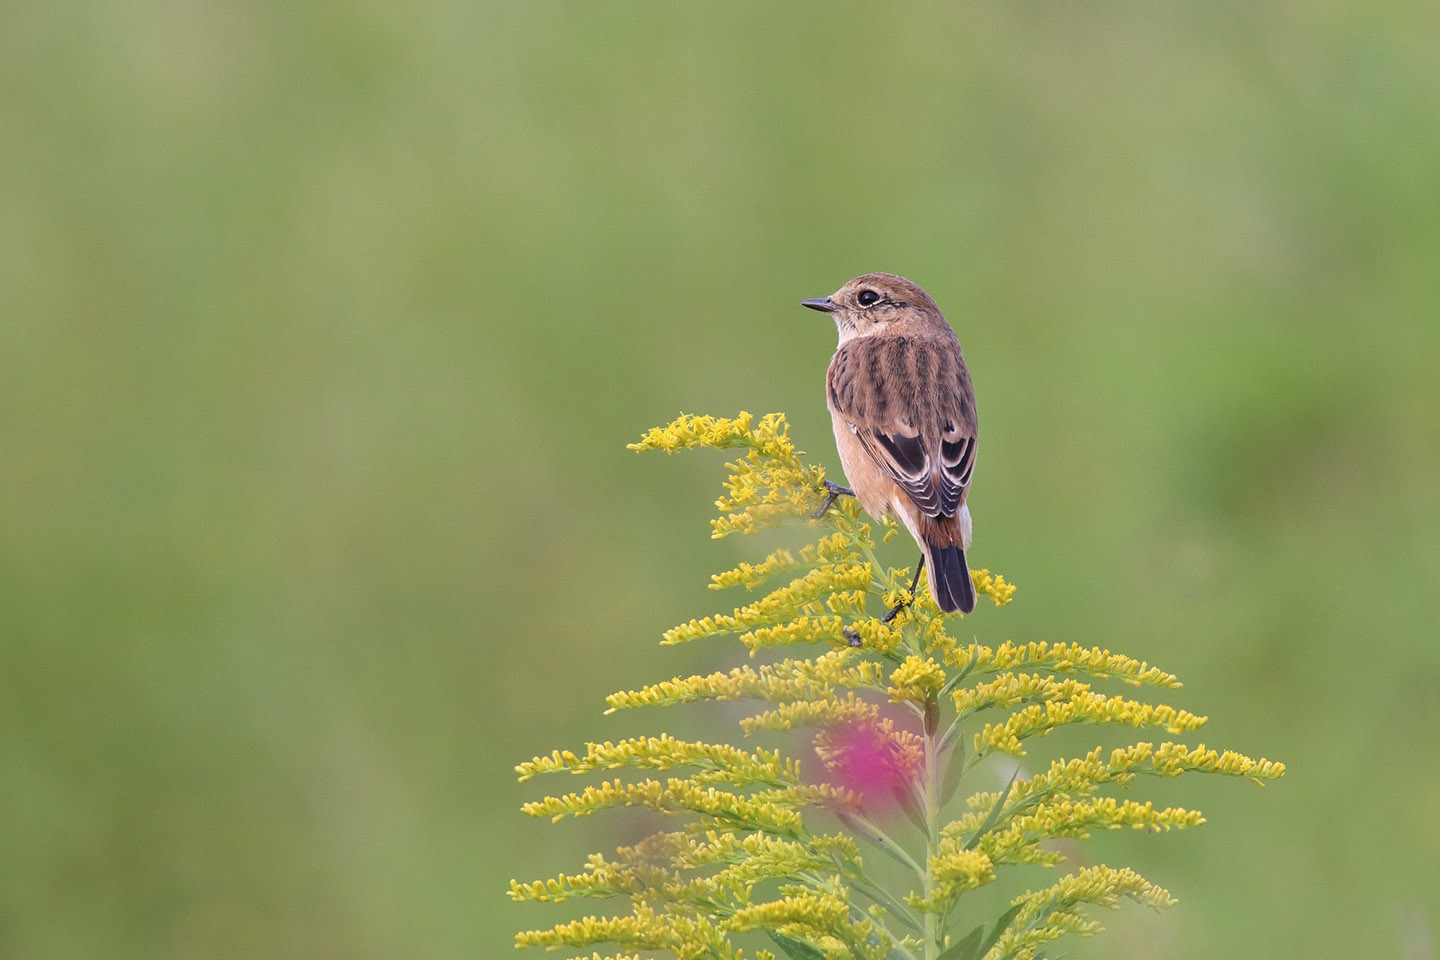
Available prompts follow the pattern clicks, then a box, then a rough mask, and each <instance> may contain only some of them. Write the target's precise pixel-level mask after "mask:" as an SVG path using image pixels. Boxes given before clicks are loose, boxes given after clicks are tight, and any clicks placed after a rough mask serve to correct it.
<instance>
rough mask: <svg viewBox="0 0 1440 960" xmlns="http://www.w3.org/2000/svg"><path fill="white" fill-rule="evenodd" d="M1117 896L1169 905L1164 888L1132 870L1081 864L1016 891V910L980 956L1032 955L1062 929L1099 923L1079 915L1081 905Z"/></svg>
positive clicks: (1087, 929)
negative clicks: (1040, 885) (1039, 885)
mask: <svg viewBox="0 0 1440 960" xmlns="http://www.w3.org/2000/svg"><path fill="white" fill-rule="evenodd" d="M1121 899H1126V900H1133V901H1134V902H1136V903H1140V904H1144V905H1145V906H1148V907H1151V908H1153V909H1156V910H1160V909H1163V908H1165V907H1172V906H1174V905H1175V900H1174V899H1173V898H1172V897H1171V896H1170V893H1169V891H1167V890H1164V889H1162V888H1160V887H1157V886H1155V884H1153V883H1151V882H1150V881H1148V880H1146V879H1145V878H1144V877H1142V876H1140V875H1139V874H1138V873H1136V872H1135V871H1134V870H1130V869H1128V868H1125V869H1120V870H1115V869H1112V868H1110V867H1106V866H1096V867H1086V868H1085V869H1083V870H1077V871H1075V872H1074V873H1072V874H1070V875H1068V876H1065V877H1062V878H1060V880H1059V881H1058V882H1057V883H1055V884H1054V885H1053V886H1050V887H1047V888H1045V889H1044V890H1040V891H1036V892H1032V891H1026V892H1025V893H1024V894H1022V895H1020V896H1019V897H1016V898H1015V900H1013V901H1012V903H1013V904H1015V905H1017V906H1019V907H1020V910H1019V912H1018V913H1017V914H1016V916H1015V918H1014V920H1012V921H1011V923H1010V926H1009V927H1008V928H1007V929H1006V931H1005V932H1004V933H1003V934H1002V935H1001V936H1000V938H999V939H998V940H997V941H996V943H995V946H993V947H992V948H991V949H990V952H989V953H987V954H986V957H987V958H996V957H1006V958H1013V960H1032V958H1033V957H1034V956H1035V952H1036V950H1037V949H1038V948H1039V947H1041V946H1043V945H1044V944H1046V943H1049V942H1050V941H1052V940H1056V939H1058V938H1059V937H1061V936H1063V935H1064V934H1066V933H1077V934H1081V935H1082V936H1083V935H1085V934H1091V933H1094V932H1095V931H1096V930H1098V929H1099V924H1097V923H1095V922H1094V921H1091V920H1086V919H1084V918H1083V917H1082V916H1081V915H1080V913H1079V908H1080V907H1081V906H1082V905H1085V904H1094V905H1096V906H1102V907H1113V906H1115V905H1116V904H1118V903H1119V902H1120V900H1121Z"/></svg>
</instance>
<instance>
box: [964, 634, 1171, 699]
mask: <svg viewBox="0 0 1440 960" xmlns="http://www.w3.org/2000/svg"><path fill="white" fill-rule="evenodd" d="M946 662H947V663H948V664H949V665H950V666H952V667H955V668H956V669H958V670H963V671H965V672H966V673H1000V672H1004V671H1010V670H1017V669H1024V668H1031V669H1034V668H1044V669H1046V670H1053V671H1054V672H1056V673H1083V674H1087V675H1088V676H1091V677H1094V678H1095V679H1097V680H1106V679H1109V678H1110V677H1115V678H1117V679H1119V680H1122V681H1124V682H1125V683H1128V684H1130V685H1131V686H1140V685H1141V684H1144V685H1146V686H1152V687H1167V688H1170V689H1178V688H1179V687H1180V681H1179V679H1178V678H1176V677H1175V675H1174V674H1170V673H1166V672H1165V671H1163V670H1160V669H1157V668H1155V667H1152V666H1150V665H1149V664H1148V663H1146V662H1145V661H1143V660H1136V659H1134V658H1133V657H1127V656H1125V655H1124V654H1122V653H1111V652H1110V651H1109V650H1102V649H1101V648H1099V647H1082V646H1081V645H1080V644H1078V643H1054V644H1052V643H1046V642H1045V641H1043V640H1042V641H1038V642H1033V643H1022V644H1015V643H1011V642H1010V641H1008V640H1007V641H1005V642H1004V643H1002V644H1000V645H999V646H998V647H995V648H994V649H991V648H990V647H987V646H985V645H984V644H980V643H976V644H972V645H970V646H969V647H967V648H964V649H957V650H952V651H950V652H948V653H947V654H946Z"/></svg>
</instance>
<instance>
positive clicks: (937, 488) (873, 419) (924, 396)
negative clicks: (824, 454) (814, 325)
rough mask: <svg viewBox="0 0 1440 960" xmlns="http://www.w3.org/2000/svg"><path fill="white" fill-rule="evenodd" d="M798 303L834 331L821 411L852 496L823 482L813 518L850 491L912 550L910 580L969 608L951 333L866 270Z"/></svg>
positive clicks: (963, 444)
mask: <svg viewBox="0 0 1440 960" xmlns="http://www.w3.org/2000/svg"><path fill="white" fill-rule="evenodd" d="M801 306H805V307H809V308H810V309H812V310H819V311H821V312H823V313H828V314H829V315H830V316H831V318H832V319H834V321H835V326H836V328H837V330H838V331H839V334H840V342H839V345H838V346H837V347H836V350H835V355H834V356H833V357H832V358H831V359H830V367H829V370H828V372H827V373H826V378H825V380H826V405H827V406H828V407H829V409H830V419H831V423H832V425H833V427H834V429H835V446H836V449H837V451H838V452H839V454H840V464H841V466H842V467H843V468H844V470H845V477H846V479H847V480H848V481H849V483H850V489H846V488H844V487H839V486H836V485H831V486H830V488H829V489H830V491H831V494H832V498H831V499H830V500H827V501H826V506H825V507H822V508H821V509H822V512H823V510H824V509H827V508H828V506H829V504H830V503H831V502H833V495H836V494H846V493H852V492H853V494H854V496H855V497H856V498H857V499H858V500H859V501H860V506H861V507H863V508H864V510H865V512H866V513H868V514H870V516H872V517H874V518H876V519H879V518H881V517H885V516H889V517H893V518H895V519H898V520H899V521H900V522H901V523H902V524H904V526H905V529H906V530H908V531H909V532H910V535H911V536H912V537H914V538H915V542H916V544H917V545H918V546H919V547H920V551H921V556H920V563H919V565H918V566H917V567H916V570H915V577H916V579H917V581H918V579H919V576H920V569H921V567H928V568H929V570H930V593H931V596H933V597H934V598H935V603H936V604H937V605H938V606H939V607H940V609H941V610H944V611H945V612H947V613H955V612H959V613H969V612H971V611H972V610H974V609H975V585H974V583H973V582H972V581H971V579H970V568H969V564H968V563H967V561H966V559H965V551H966V550H968V549H970V536H971V521H970V508H969V506H968V505H967V503H966V500H967V499H968V497H969V493H970V481H971V479H972V477H973V476H974V473H975V456H976V443H977V439H978V436H977V433H978V431H977V424H978V421H977V418H976V412H975V390H974V388H973V387H972V385H971V383H970V373H969V371H968V370H967V369H966V367H965V357H964V354H963V353H962V352H961V350H960V340H959V338H958V337H957V336H956V335H955V331H954V330H953V329H952V328H951V326H950V324H949V323H948V322H947V321H946V319H945V315H944V314H942V313H941V312H940V308H939V307H938V306H937V305H936V304H935V301H934V300H932V299H931V298H930V295H929V294H927V293H926V292H925V291H924V290H923V289H921V288H920V286H919V285H918V284H915V283H913V282H911V281H910V280H907V279H905V278H904V277H900V276H896V275H895V274H891V273H867V274H864V275H863V276H859V277H856V278H855V279H854V280H851V281H850V282H848V283H846V284H845V285H844V286H842V287H841V288H840V289H839V290H837V291H835V292H834V293H832V294H831V295H830V296H828V297H819V298H816V299H813V300H802V301H801ZM827 483H828V481H827ZM914 589H915V585H914V584H912V585H911V595H912V596H913V595H914ZM900 609H901V608H900V607H896V608H895V609H894V610H892V611H890V614H889V616H888V617H887V618H886V619H887V620H888V619H890V618H893V616H894V615H895V614H896V613H898V612H899V610H900Z"/></svg>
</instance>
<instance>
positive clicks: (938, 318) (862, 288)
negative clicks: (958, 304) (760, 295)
mask: <svg viewBox="0 0 1440 960" xmlns="http://www.w3.org/2000/svg"><path fill="white" fill-rule="evenodd" d="M800 305H801V306H804V307H809V308H810V309H811V310H819V311H821V312H823V313H828V314H830V316H831V317H833V318H834V319H835V326H836V327H838V328H839V330H840V340H841V342H842V343H843V342H844V341H846V340H849V339H850V338H851V337H864V336H869V335H871V334H875V333H889V332H895V333H901V332H911V331H908V330H904V329H902V328H904V327H909V326H910V325H912V324H913V325H915V326H916V327H917V329H916V330H915V331H913V332H920V330H923V329H924V327H926V326H933V325H935V324H937V323H938V324H939V325H940V326H942V327H944V328H945V329H947V330H948V329H949V325H948V324H947V323H946V322H945V317H944V316H943V315H942V314H941V313H940V308H939V307H937V306H936V305H935V301H934V300H931V299H930V295H929V294H928V293H926V292H925V291H924V290H922V289H921V288H920V287H919V285H917V284H914V283H911V282H910V281H909V280H906V279H905V278H904V277H897V276H896V275H895V274H893V273H867V274H865V275H864V276H860V277H856V278H855V279H854V280H851V281H850V282H849V283H847V284H845V286H843V287H841V288H840V289H839V290H836V291H835V292H834V293H832V294H830V296H828V297H820V298H817V299H815V300H802V301H800Z"/></svg>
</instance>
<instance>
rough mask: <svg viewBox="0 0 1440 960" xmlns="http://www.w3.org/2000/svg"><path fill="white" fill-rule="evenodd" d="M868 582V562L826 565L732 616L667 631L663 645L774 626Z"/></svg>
mask: <svg viewBox="0 0 1440 960" xmlns="http://www.w3.org/2000/svg"><path fill="white" fill-rule="evenodd" d="M870 579H871V578H870V565H869V564H868V563H844V564H833V563H827V564H825V565H823V566H821V567H817V568H816V569H814V570H811V571H809V572H807V573H806V574H804V575H803V576H801V577H799V578H797V579H795V580H792V581H791V582H790V584H789V585H788V586H784V587H781V588H779V589H778V590H774V591H772V592H771V593H770V594H769V595H767V596H766V597H764V598H763V599H761V600H757V601H756V602H755V603H752V604H747V605H746V606H743V607H738V608H736V610H735V613H734V614H733V615H731V616H726V615H725V614H715V615H714V616H711V617H705V618H703V619H700V620H691V621H690V622H689V623H684V624H681V625H680V626H678V627H674V628H672V629H670V630H668V631H666V633H665V639H664V641H663V642H664V643H665V644H667V645H668V644H676V643H688V642H689V641H691V640H699V639H701V638H703V637H713V636H715V635H716V634H721V633H740V632H742V631H747V630H755V629H757V628H762V627H769V626H774V625H775V624H779V623H785V622H786V621H788V620H790V619H791V618H793V617H795V616H796V615H798V614H801V613H803V612H806V608H807V607H809V608H810V611H811V612H813V613H818V612H819V611H818V609H816V608H814V607H813V606H811V605H814V604H816V603H817V602H823V601H824V600H825V599H826V598H827V597H829V596H830V595H831V594H834V593H837V592H839V591H845V590H864V589H866V588H868V587H869V586H870Z"/></svg>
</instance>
